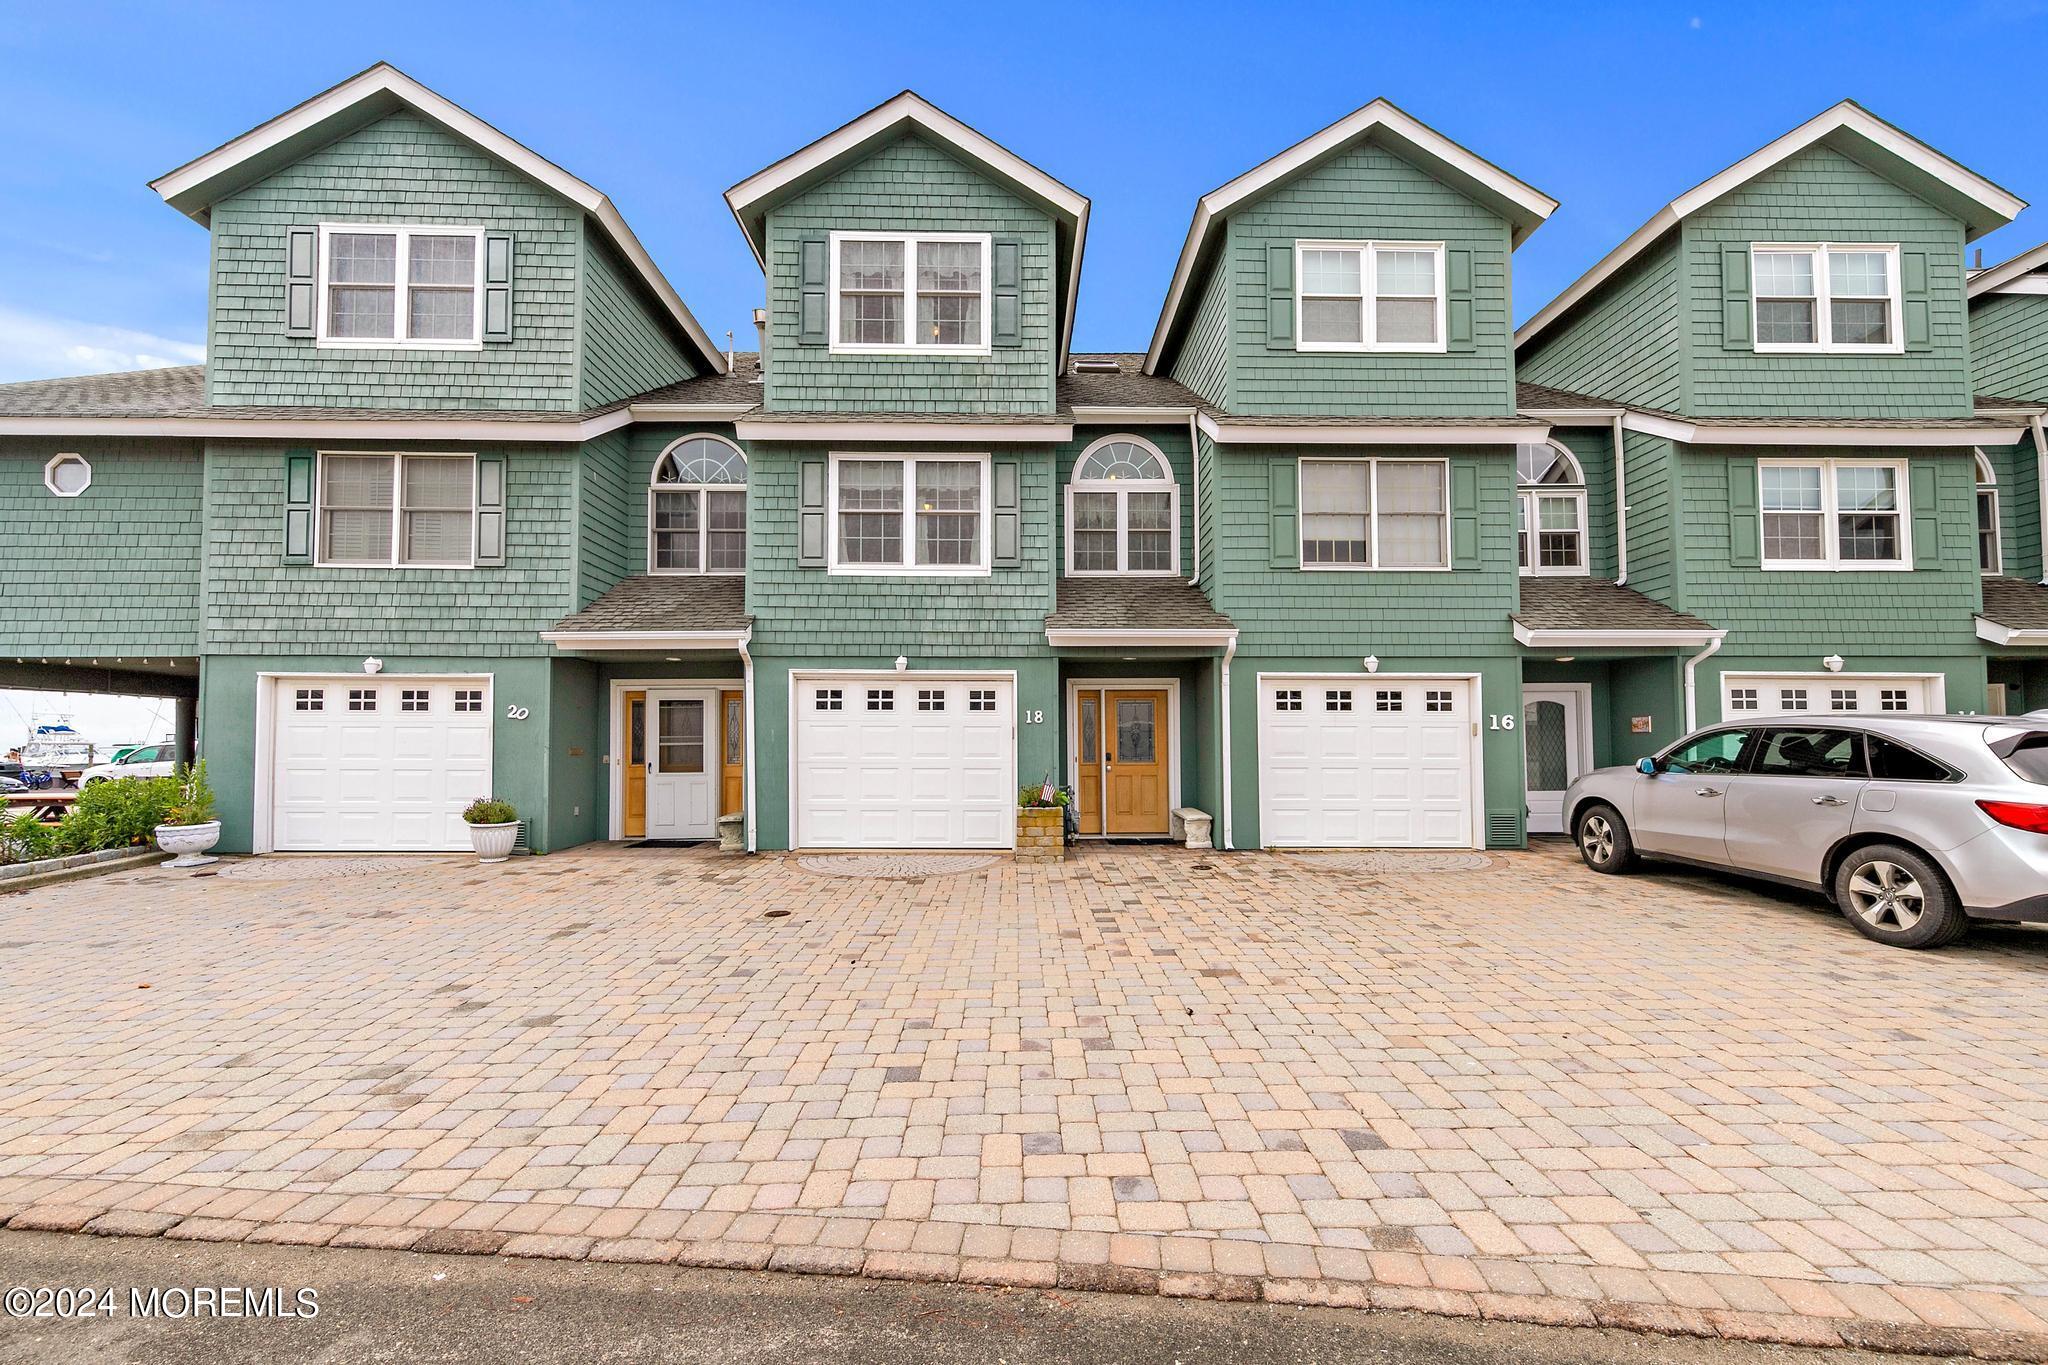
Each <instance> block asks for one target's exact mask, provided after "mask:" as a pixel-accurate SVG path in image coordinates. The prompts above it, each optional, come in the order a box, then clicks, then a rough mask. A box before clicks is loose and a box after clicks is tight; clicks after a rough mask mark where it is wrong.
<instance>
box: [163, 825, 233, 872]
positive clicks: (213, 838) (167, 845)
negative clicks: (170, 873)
mask: <svg viewBox="0 0 2048 1365" xmlns="http://www.w3.org/2000/svg"><path fill="white" fill-rule="evenodd" d="M219 842H220V821H218V820H208V821H207V822H206V823H205V824H203V825H158V826H157V827H156V846H157V847H158V848H160V849H162V850H163V851H164V852H166V853H172V854H176V855H177V856H176V857H174V858H172V859H171V860H170V861H169V862H168V863H166V864H164V866H166V867H204V866H205V865H206V864H208V863H212V862H218V861H220V860H219V859H217V858H211V857H208V856H207V855H206V850H208V849H209V848H212V847H213V846H214V845H215V844H217V843H219Z"/></svg>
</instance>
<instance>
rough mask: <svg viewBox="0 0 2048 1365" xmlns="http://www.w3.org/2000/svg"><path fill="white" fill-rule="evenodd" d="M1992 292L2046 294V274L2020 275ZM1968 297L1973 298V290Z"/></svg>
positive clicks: (2047, 282)
mask: <svg viewBox="0 0 2048 1365" xmlns="http://www.w3.org/2000/svg"><path fill="white" fill-rule="evenodd" d="M1991 292H1992V293H1994V294H2048V275H2022V276H2020V277H2019V278H2018V279H2016V280H2013V281H2012V282H2010V283H2009V284H2001V285H1999V286H1998V287H1997V288H1996V289H1994V290H1992V291H1991ZM1970 297H1972V298H1975V297H1976V293H1975V291H1972V292H1971V295H1970Z"/></svg>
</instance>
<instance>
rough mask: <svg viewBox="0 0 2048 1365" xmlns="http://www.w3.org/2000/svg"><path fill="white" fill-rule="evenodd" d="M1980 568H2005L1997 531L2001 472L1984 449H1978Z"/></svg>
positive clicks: (1993, 570) (1993, 571)
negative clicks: (1992, 464)
mask: <svg viewBox="0 0 2048 1365" xmlns="http://www.w3.org/2000/svg"><path fill="white" fill-rule="evenodd" d="M1977 569H1978V571H1979V572H1981V573H1986V574H1996V573H2003V572H2004V571H2005V551H2004V549H2003V548H2002V547H2001V545H2000V543H1999V531H1998V472H1997V471H1996V470H1995V469H1993V468H1992V467H1991V460H1990V458H1989V457H1987V456H1986V455H1985V454H1984V452H1983V451H1981V450H1980V451H1978V452H1977Z"/></svg>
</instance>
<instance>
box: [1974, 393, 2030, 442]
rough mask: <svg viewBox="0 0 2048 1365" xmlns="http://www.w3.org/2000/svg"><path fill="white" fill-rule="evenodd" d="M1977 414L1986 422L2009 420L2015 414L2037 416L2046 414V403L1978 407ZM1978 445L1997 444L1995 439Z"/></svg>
mask: <svg viewBox="0 0 2048 1365" xmlns="http://www.w3.org/2000/svg"><path fill="white" fill-rule="evenodd" d="M1976 412H1977V416H1978V417H1980V418H1982V419H1983V420H1984V421H1987V422H2005V421H2011V420H2012V419H2013V417H2014V416H2015V414H2017V415H2018V416H2020V417H2038V416H2041V415H2043V414H2048V403H2031V404H2021V405H2020V406H2019V407H2016V408H2015V407H1997V408H1978V409H1977V410H1976ZM1978 444H1979V445H1997V444H1998V443H1997V442H1996V441H1980V442H1978Z"/></svg>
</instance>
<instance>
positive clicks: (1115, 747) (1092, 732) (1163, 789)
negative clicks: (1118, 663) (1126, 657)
mask: <svg viewBox="0 0 2048 1365" xmlns="http://www.w3.org/2000/svg"><path fill="white" fill-rule="evenodd" d="M1073 695H1074V710H1073V716H1074V731H1073V734H1072V735H1071V736H1070V737H1069V738H1070V742H1071V743H1072V745H1073V753H1074V789H1075V796H1076V798H1077V803H1078V806H1079V821H1080V827H1081V833H1083V834H1097V835H1123V836H1134V835H1163V834H1165V833H1166V832H1167V825H1168V811H1169V808H1170V804H1171V797H1172V794H1171V792H1170V791H1169V790H1168V788H1169V785H1170V777H1171V773H1170V759H1171V755H1170V754H1169V753H1168V752H1167V748H1168V744H1169V743H1170V736H1169V733H1168V732H1169V730H1170V728H1171V727H1170V726H1169V725H1168V704H1167V692H1166V690H1165V689H1164V688H1115V687H1102V688H1095V687H1084V688H1080V689H1077V690H1076V691H1075V692H1074V694H1073Z"/></svg>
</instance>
